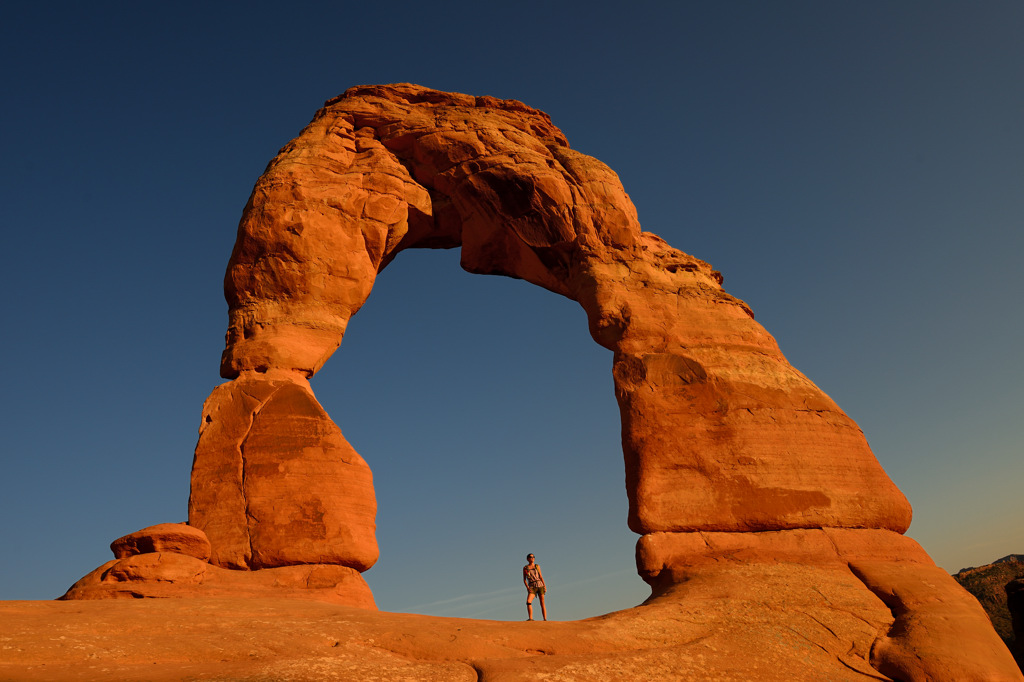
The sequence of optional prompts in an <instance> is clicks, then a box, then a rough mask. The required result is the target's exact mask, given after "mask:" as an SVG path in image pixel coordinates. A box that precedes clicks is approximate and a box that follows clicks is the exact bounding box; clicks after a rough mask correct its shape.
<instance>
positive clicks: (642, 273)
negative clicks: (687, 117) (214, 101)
mask: <svg viewBox="0 0 1024 682" xmlns="http://www.w3.org/2000/svg"><path fill="white" fill-rule="evenodd" d="M424 246H425V247H456V246H461V249H462V266H463V267H464V268H465V269H466V270H468V271H470V272H476V273H484V274H500V275H506V276H510V277H517V278H521V279H524V280H527V281H529V282H533V283H535V284H538V285H540V286H542V287H545V288H546V289H549V290H551V291H554V292H556V293H559V294H562V295H563V296H567V297H569V298H571V299H573V300H575V301H578V302H579V303H580V305H582V306H583V308H584V309H585V310H586V312H587V315H588V318H589V320H590V330H591V333H592V335H593V337H594V339H595V340H596V341H597V342H598V343H600V344H601V345H603V346H605V347H607V348H609V349H611V350H613V351H614V352H615V360H614V376H615V388H616V395H617V398H618V401H619V405H620V409H621V414H622V428H623V449H624V453H625V463H626V479H627V492H628V495H629V502H630V512H629V525H630V527H631V528H632V529H633V530H634V531H636V532H638V533H651V532H665V531H694V530H709V531H754V530H778V529H787V528H816V527H821V526H834V527H850V528H885V529H890V530H894V531H897V532H902V531H904V530H906V528H907V526H908V525H909V523H910V507H909V505H908V504H907V501H906V499H905V498H904V497H903V495H902V494H901V493H900V492H899V491H898V490H897V489H896V487H895V486H894V485H893V484H892V482H891V481H890V480H889V478H888V477H887V476H886V475H885V473H884V472H883V471H882V469H881V467H880V466H879V465H878V462H877V461H876V459H875V458H874V456H873V455H872V453H871V451H870V449H869V448H868V445H867V442H866V440H865V438H864V436H863V434H862V433H861V431H860V429H859V428H858V427H857V425H856V424H855V423H854V422H853V421H852V420H851V419H849V417H847V416H846V415H845V414H844V413H843V412H842V410H840V409H839V407H838V406H836V404H835V403H834V402H833V401H832V400H831V399H829V397H828V396H826V395H825V394H824V393H823V392H822V391H821V390H820V389H818V388H817V387H816V386H815V385H814V384H813V383H812V382H811V381H809V380H808V379H807V378H806V377H804V376H803V375H802V374H800V372H798V371H797V370H796V369H794V368H793V367H792V366H791V365H790V364H789V363H788V362H787V361H786V359H785V358H784V357H783V355H782V353H781V352H780V351H779V348H778V346H777V344H776V343H775V340H774V339H773V338H772V336H771V335H770V334H768V332H766V331H765V330H764V328H763V327H761V326H760V325H759V324H758V323H757V322H756V321H754V319H753V316H752V314H751V312H750V310H749V308H748V307H747V306H746V305H745V304H744V303H743V302H742V301H739V300H737V299H736V298H734V297H732V296H730V295H729V294H728V293H726V292H725V291H724V290H723V289H722V286H721V282H722V278H721V276H720V275H719V274H718V273H716V272H714V271H713V270H712V268H711V266H709V265H708V264H707V263H704V262H703V261H700V260H698V259H697V258H694V257H692V256H689V255H687V254H685V253H683V252H682V251H679V250H677V249H674V248H672V247H671V246H669V245H668V244H666V243H665V242H664V241H663V240H661V239H660V238H659V237H657V236H656V235H654V234H651V233H647V232H643V231H642V230H641V228H640V224H639V222H638V221H637V216H636V210H635V208H634V207H633V204H632V203H631V202H630V200H629V197H628V196H627V195H626V193H625V191H624V190H623V188H622V185H621V184H620V183H619V180H618V178H617V176H616V175H615V173H614V172H612V171H611V169H609V168H608V167H607V166H605V165H604V164H602V163H601V162H600V161H598V160H597V159H594V158H591V157H588V156H586V155H584V154H581V153H579V152H576V151H574V150H572V149H570V148H569V146H568V143H567V142H566V139H565V137H564V135H562V133H561V132H560V131H559V130H558V129H557V128H556V127H554V126H553V125H552V123H551V121H550V119H549V118H548V116H547V115H546V114H544V113H542V112H539V111H537V110H535V109H531V108H530V107H527V106H526V105H524V104H521V103H519V102H516V101H501V100H496V99H493V98H489V97H472V96H469V95H460V94H454V93H442V92H437V91H434V90H428V89H425V88H421V87H417V86H412V85H395V86H371V87H360V88H353V89H351V90H349V91H347V92H346V93H345V94H344V95H342V96H341V97H338V98H336V99H333V100H331V101H329V102H328V103H327V105H326V106H325V107H324V108H323V109H322V110H320V111H319V112H318V113H317V115H316V117H315V118H314V119H313V122H312V123H310V124H309V125H308V126H307V127H306V129H305V130H303V131H302V133H301V134H300V135H299V136H298V137H297V138H296V139H295V140H293V141H292V142H291V143H289V144H288V145H287V146H286V147H285V148H284V149H282V150H281V152H280V153H279V154H278V155H277V157H276V158H275V159H274V160H273V161H272V162H271V163H270V165H269V167H268V168H267V171H266V172H265V173H264V175H263V176H262V177H261V178H260V179H259V181H258V182H257V184H256V187H255V189H254V190H253V194H252V198H251V199H250V202H249V204H248V206H246V209H245V213H244V215H243V217H242V220H241V223H240V225H239V228H238V240H237V242H236V244H235V249H234V253H233V254H232V257H231V262H230V264H229V266H228V272H227V276H226V279H225V291H226V295H227V299H228V304H229V306H230V313H229V316H230V323H229V328H228V334H227V348H226V349H225V351H224V355H223V363H222V373H223V375H224V376H225V377H226V378H235V377H238V376H239V375H240V374H242V373H246V374H247V375H249V376H254V375H259V374H261V373H268V372H269V373H274V372H279V373H282V374H287V373H291V374H293V375H294V376H301V377H310V376H312V375H313V374H314V373H315V372H316V371H317V370H318V369H319V368H320V367H321V366H322V365H323V363H324V361H326V359H327V358H328V357H329V356H330V355H331V353H333V352H334V351H335V350H336V349H337V348H338V346H339V345H340V343H341V341H342V338H343V336H344V332H345V328H346V327H347V325H348V322H349V319H350V318H351V316H352V315H353V314H354V313H355V312H356V311H358V310H359V308H360V306H362V305H363V303H364V302H365V300H366V298H367V296H368V295H369V293H370V290H371V288H372V286H373V282H374V280H375V278H376V277H377V274H378V273H379V272H380V271H381V270H382V269H383V268H384V267H385V266H386V265H387V264H388V263H389V262H390V261H391V260H392V259H393V258H394V256H395V254H397V253H398V252H399V251H400V250H402V249H405V248H413V247H424ZM205 445H206V444H205V442H204V440H203V439H201V441H200V448H201V449H204V448H205ZM199 465H200V461H199V460H198V459H197V467H198V466H199ZM203 482H204V479H203V478H202V477H200V478H199V479H194V481H193V489H195V487H196V486H197V485H202V484H203ZM236 515H237V514H236ZM207 530H208V532H209V530H210V529H207ZM211 538H212V539H213V542H214V544H215V545H216V544H218V542H219V540H218V539H217V536H216V533H214V535H213V536H211ZM233 542H236V543H237V542H238V541H237V540H234V541H233Z"/></svg>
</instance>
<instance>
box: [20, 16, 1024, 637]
mask: <svg viewBox="0 0 1024 682" xmlns="http://www.w3.org/2000/svg"><path fill="white" fill-rule="evenodd" d="M147 5H148V4H147ZM1022 35H1024V4H1021V3H1020V2H1017V1H1014V2H1009V1H998V0H987V1H986V2H983V3H976V2H966V1H965V2H941V1H940V2H931V1H929V2H882V1H866V2H846V3H840V2H771V3H767V2H714V3H713V2H706V3H684V2H660V3H655V2H642V1H638V2H631V3H604V2H587V3H582V2H579V3H573V2H565V3H560V2H544V3H539V2H538V3H532V2H517V3H506V4H503V5H502V6H501V7H495V8H489V7H488V6H487V5H486V4H485V3H477V2H473V3H469V2H447V3H446V2H441V3H402V2H398V3H392V4H386V5H373V4H367V3H346V2H336V3H330V4H327V3H324V4H323V5H317V4H306V3H302V2H289V3H258V2H257V3H244V4H243V3H237V4H229V3H221V4H209V3H174V4H173V5H171V4H167V5H161V6H160V8H157V7H156V6H155V5H152V6H148V7H146V8H143V7H142V5H141V4H140V3H120V4H113V3H109V4H108V3H74V4H73V3H58V5H56V6H54V5H53V4H36V5H33V6H30V5H29V4H28V3H20V6H17V7H15V8H11V7H8V8H6V9H4V10H3V11H2V16H0V54H2V58H3V63H4V65H5V67H4V69H3V72H2V75H0V78H2V85H3V93H4V100H5V106H4V107H3V110H2V114H0V116H2V120H3V125H2V128H0V135H2V144H3V150H4V163H3V164H2V166H0V179H2V182H0V192H2V195H3V197H2V198H3V211H2V214H0V215H2V216H3V218H2V220H3V234H4V245H5V248H4V253H5V259H4V260H5V263H4V267H3V268H2V269H0V283H2V286H3V292H4V293H3V298H2V305H3V309H2V319H3V320H4V330H3V334H2V337H0V338H2V351H3V356H4V358H5V360H6V369H5V371H4V383H3V385H4V389H5V390H4V391H3V394H2V398H0V401H2V403H0V415H2V419H3V423H2V427H3V438H2V441H0V442H2V445H0V448H2V453H3V454H2V457H3V475H2V476H0V515H2V518H3V519H4V523H3V525H2V530H0V547H3V551H2V553H0V598H3V599H49V598H53V597H56V596H58V595H60V594H61V593H62V592H63V591H64V590H65V589H66V588H67V587H68V586H69V585H70V584H71V583H73V582H74V581H75V580H77V579H78V578H79V577H81V576H82V575H84V574H85V573H87V572H88V571H90V570H92V569H93V568H94V567H96V566H98V565H99V564H101V563H102V562H104V561H106V560H107V559H108V558H110V554H109V551H108V549H107V545H108V544H109V542H110V541H111V540H113V539H114V538H116V537H119V536H120V535H123V534H125V533H129V532H132V531H135V530H137V529H139V528H142V527H144V526H148V525H151V524H154V523H160V522H167V521H182V520H185V518H186V504H187V499H188V478H189V468H190V466H191V461H192V451H193V448H194V446H195V440H196V430H197V428H198V425H199V416H200V408H201V405H202V402H203V400H204V399H205V398H206V396H207V395H208V394H209V392H210V391H211V389H212V388H213V387H214V386H215V385H216V384H218V383H219V382H220V381H221V380H220V378H219V376H218V363H219V357H220V352H221V349H222V344H223V334H224V328H225V325H226V305H225V303H224V301H223V297H222V294H221V282H222V277H223V272H224V266H225V264H226V262H227V258H228V256H229V254H230V251H231V245H232V243H233V241H234V234H235V226H236V224H237V221H238V218H239V216H240V214H241V211H242V208H243V206H244V205H245V202H246V199H247V198H248V195H249V192H250V190H251V188H252V185H253V183H254V182H255V181H256V178H257V177H258V176H259V175H260V173H261V172H262V170H263V168H264V167H265V165H266V163H267V162H268V161H269V160H270V159H271V158H272V157H273V155H274V154H275V153H276V151H277V150H278V148H279V147H281V146H282V145H284V144H285V143H286V142H287V141H288V140H289V139H291V138H292V137H293V136H294V135H296V134H297V133H298V131H299V130H300V129H301V128H302V127H303V126H304V125H305V124H306V123H307V122H308V121H309V119H310V118H311V117H312V115H313V113H314V112H315V111H316V109H317V108H318V107H320V106H321V104H322V103H323V101H324V100H326V99H328V98H330V97H332V96H334V95H336V94H338V93H340V92H341V91H343V90H344V89H346V88H347V87H349V86H352V85H357V84H365V83H389V82H401V81H408V82H414V83H420V84H423V85H427V86H430V87H435V88H439V89H444V90H454V91H460V92H467V93H472V94H478V95H482V94H488V95H494V96H497V97H501V98H514V99H519V100H522V101H524V102H526V103H528V104H530V105H532V106H534V107H537V108H540V109H542V110H544V111H546V112H548V113H549V114H550V115H551V116H552V118H553V120H554V122H555V124H556V125H558V126H560V127H561V128H562V130H563V131H564V132H565V133H566V135H567V136H568V138H569V141H570V144H571V145H572V146H573V147H574V148H576V149H578V150H580V151H582V152H584V153H587V154H591V155H593V156H596V157H597V158H599V159H601V160H602V161H604V162H605V163H607V164H608V165H609V166H611V167H612V168H613V169H614V170H615V171H616V172H618V173H619V175H620V177H621V179H622V182H623V184H624V185H625V187H626V190H627V191H628V192H629V194H630V196H631V197H632V199H633V201H634V203H635V204H636V205H637V208H638V210H639V215H640V220H641V223H642V224H643V226H644V228H645V229H647V230H649V231H652V232H655V233H657V234H660V235H661V236H663V237H664V238H665V239H667V240H668V241H669V242H670V243H671V244H673V245H674V246H676V247H678V248H680V249H682V250H684V251H686V252H688V253H692V254H694V255H696V256H698V257H700V258H703V259H705V260H707V261H709V262H711V263H712V264H713V265H714V266H715V267H716V268H717V269H719V270H721V272H722V273H723V274H724V276H725V287H726V289H727V290H728V291H729V292H731V293H732V294H734V295H736V296H739V297H740V298H743V299H745V300H746V301H747V302H748V303H749V304H750V305H751V306H752V307H753V309H754V311H755V313H756V315H757V319H758V320H759V321H760V322H761V323H762V324H764V325H765V326H766V327H767V329H768V330H769V331H770V332H771V333H773V334H774V335H775V337H776V338H777V339H778V341H779V343H780V345H781V347H782V350H783V352H784V353H785V354H786V356H787V357H788V358H789V359H790V361H791V362H792V363H793V364H794V365H796V366H797V367H798V368H799V369H800V370H801V371H803V372H804V373H805V374H807V375H808V376H809V377H810V378H811V379H812V380H814V381H815V382H816V383H818V385H819V386H821V387H822V388H823V389H824V390H825V392H826V393H828V394H829V395H831V396H832V397H833V398H834V399H835V400H836V401H837V402H838V403H839V404H840V406H842V407H843V408H844V409H845V410H846V411H847V412H848V413H849V414H850V415H851V416H852V417H853V418H854V419H855V420H857V422H858V423H859V424H860V426H861V427H862V428H863V429H864V431H865V432H866V434H867V437H868V440H869V441H870V443H871V444H872V447H873V448H874V451H875V453H876V455H877V456H878V458H879V460H880V461H881V463H882V465H883V467H885V469H886V470H887V471H888V472H889V474H890V475H891V476H892V478H893V479H894V480H895V482H896V483H897V485H899V486H900V488H901V489H902V490H903V491H904V492H905V493H906V495H907V496H908V498H909V499H910V501H911V503H912V504H913V505H914V508H915V521H914V524H913V526H912V527H911V529H910V533H909V534H910V535H911V536H913V537H915V538H916V539H918V540H919V541H920V542H921V543H922V544H923V545H924V546H925V548H926V549H927V550H928V551H929V552H930V553H931V554H932V556H933V557H934V558H935V560H936V561H937V562H938V563H939V564H940V565H941V566H943V567H944V568H946V569H948V570H950V571H955V570H957V569H959V568H961V567H964V566H968V565H977V564H983V563H988V562H990V561H992V560H994V559H996V558H999V557H1001V556H1003V555H1006V554H1009V553H1013V552H1022V551H1024V527H1022V518H1024V501H1022V500H1024V496H1022V495H1021V492H1020V491H1021V481H1022V480H1024V463H1022V462H1024V460H1022V457H1021V455H1022V443H1024V425H1022V424H1024V419H1022V414H1024V390H1022V388H1021V387H1022V385H1024V369H1022V368H1024V362H1022V360H1021V349H1022V347H1024V316H1022V311H1021V295H1022V294H1024V275H1022V268H1021V266H1020V260H1021V256H1022V254H1024V237H1022V230H1021V217H1022V216H1024V47H1022V42H1021V36H1022ZM610 370H611V354H610V352H608V351H606V350H605V349H603V348H600V347H599V346H597V345H596V344H594V343H593V341H591V339H590V338H589V336H588V334H587V329H586V322H585V317H584V314H583V312H582V310H581V309H580V308H579V307H578V306H577V305H576V304H574V303H572V302H571V301H568V300H565V299H561V298H559V297H557V296H556V295H554V294H551V293H549V292H547V291H543V290H541V289H539V288H537V287H533V286H530V285H528V284H525V283H523V282H520V281H516V280H511V279H504V278H497V277H481V276H472V275H468V274H466V273H464V272H462V271H461V270H460V269H459V268H458V253H457V252H452V251H414V252H405V253H403V254H401V255H400V256H399V257H398V258H397V260H396V261H395V262H394V263H393V264H392V265H391V266H390V267H389V268H388V269H387V270H386V271H385V272H384V273H383V274H382V276H381V278H380V279H379V280H378V283H377V285H376V287H375V289H374V292H373V294H372V295H371V297H370V299H369V302H368V303H367V305H366V307H365V308H364V309H363V310H362V311H361V312H360V313H359V314H358V315H357V316H356V317H355V318H354V319H353V321H352V323H351V326H350V327H349V333H348V335H347V337H346V339H345V343H344V344H343V345H342V348H341V349H340V351H339V352H338V353H337V354H336V355H335V356H334V358H332V360H331V361H330V362H329V363H328V364H327V366H326V367H325V369H324V370H323V371H322V372H321V373H320V374H319V375H317V377H316V378H315V379H314V380H313V387H314V390H315V391H316V393H317V396H318V397H319V398H320V400H321V402H322V403H323V404H324V406H325V408H326V409H327V410H328V412H329V413H330V414H331V415H332V416H333V417H334V419H335V421H337V422H338V424H339V425H340V426H341V428H342V429H343V431H344V432H345V434H346V436H347V437H348V439H349V440H350V441H351V442H352V443H353V444H354V445H355V446H356V448H357V449H358V450H359V451H360V452H361V453H362V455H363V456H364V457H365V458H366V460H367V461H368V462H369V463H370V465H371V467H372V468H373V470H374V475H375V481H376V490H377V498H378V503H379V513H378V518H377V521H378V539H379V542H380V546H381V559H380V561H379V562H378V564H377V566H375V567H374V568H373V569H371V570H370V571H369V572H368V573H367V574H366V578H367V580H368V582H369V583H370V585H371V587H372V588H373V589H374V593H375V595H376V598H377V601H378V604H379V606H380V607H381V608H383V609H387V610H394V611H415V612H424V613H434V614H438V615H452V616H476V617H482V618H495V619H519V618H522V617H524V614H523V611H524V608H523V601H524V599H523V597H524V594H523V593H524V590H523V588H522V584H521V582H520V574H519V569H520V567H521V566H522V564H523V563H524V557H525V554H526V553H527V552H531V551H532V552H534V553H536V554H537V558H538V561H539V563H540V564H541V565H542V566H543V568H544V571H545V574H546V576H547V577H548V579H549V580H548V581H549V583H550V585H551V595H550V605H551V615H552V617H554V618H558V619H567V618H579V617H584V616H591V615H597V614H600V613H604V612H607V611H610V610H614V609H617V608H622V607H627V606H631V605H634V604H636V603H638V602H639V601H641V600H642V599H643V598H644V597H646V595H647V594H648V592H647V589H646V587H645V586H644V584H643V582H642V581H641V580H640V579H639V578H638V577H637V576H636V574H635V568H634V565H633V546H634V543H635V540H636V536H635V535H633V534H632V533H631V532H629V530H628V529H627V528H626V524H625V516H626V496H625V491H624V486H623V468H622V460H621V450H620V446H619V436H618V432H619V427H618V414H617V408H616V406H615V400H614V397H613V393H612V381H611V372H610Z"/></svg>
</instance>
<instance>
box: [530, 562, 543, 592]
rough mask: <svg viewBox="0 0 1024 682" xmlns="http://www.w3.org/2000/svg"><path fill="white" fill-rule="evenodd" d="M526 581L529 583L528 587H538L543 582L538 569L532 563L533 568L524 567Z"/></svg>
mask: <svg viewBox="0 0 1024 682" xmlns="http://www.w3.org/2000/svg"><path fill="white" fill-rule="evenodd" d="M526 581H527V582H528V583H530V587H539V586H541V585H543V584H544V580H543V579H541V577H540V569H539V567H538V566H536V565H534V567H533V568H528V569H526Z"/></svg>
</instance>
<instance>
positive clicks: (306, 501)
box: [189, 373, 378, 571]
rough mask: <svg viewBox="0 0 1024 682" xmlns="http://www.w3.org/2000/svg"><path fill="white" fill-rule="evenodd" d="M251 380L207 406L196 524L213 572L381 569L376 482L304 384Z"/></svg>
mask: <svg viewBox="0 0 1024 682" xmlns="http://www.w3.org/2000/svg"><path fill="white" fill-rule="evenodd" d="M249 374H250V373H247V375H246V376H244V377H242V378H239V379H236V380H235V381H232V382H230V383H227V384H224V385H222V386H219V387H218V388H217V389H215V390H214V392H213V394H212V395H211V396H210V398H209V399H208V400H207V401H206V404H205V405H204V406H203V425H202V428H201V430H200V437H199V445H198V446H197V447H196V456H195V461H194V463H193V467H192V494H191V497H190V498H189V524H190V525H192V526H195V527H196V528H199V529H201V530H203V531H204V532H205V533H206V534H207V536H209V538H210V542H211V543H212V545H213V550H212V556H211V559H210V561H211V563H213V564H215V565H217V566H223V567H226V568H238V569H249V568H253V569H258V568H271V567H275V566H288V565H293V564H338V565H341V566H348V567H351V568H354V569H356V570H358V571H365V570H366V569H368V568H369V567H370V566H372V565H373V564H374V562H375V561H376V560H377V556H378V550H377V541H376V538H375V537H374V529H375V524H374V516H375V515H376V510H377V504H376V500H375V497H374V493H373V478H372V475H371V473H370V469H369V467H368V466H367V465H366V462H365V461H363V458H362V457H360V456H359V454H358V453H357V452H356V451H355V450H353V449H352V446H351V445H349V444H348V442H347V441H346V440H345V438H344V437H343V436H342V435H341V431H340V430H339V429H338V427H337V426H336V425H335V424H334V422H332V421H331V419H330V417H328V416H327V413H326V412H324V410H323V408H322V407H321V406H320V404H319V403H318V402H317V401H316V398H314V397H313V394H312V392H311V391H310V390H309V387H308V384H306V382H305V381H304V380H303V379H302V378H301V377H291V378H288V377H286V378H282V379H273V380H270V379H267V378H266V377H265V376H263V375H254V376H250V375H249Z"/></svg>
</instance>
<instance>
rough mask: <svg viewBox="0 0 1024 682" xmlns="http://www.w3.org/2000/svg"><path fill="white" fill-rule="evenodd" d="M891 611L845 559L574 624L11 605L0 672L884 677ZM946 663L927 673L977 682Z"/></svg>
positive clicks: (2, 610)
mask: <svg viewBox="0 0 1024 682" xmlns="http://www.w3.org/2000/svg"><path fill="white" fill-rule="evenodd" d="M892 620H893V619H892V615H891V613H890V611H889V609H888V608H887V607H886V606H885V605H884V604H883V603H882V602H881V601H880V600H878V599H877V598H876V597H874V596H873V595H872V594H871V593H870V592H868V591H867V590H865V589H863V585H862V584H861V583H860V581H858V580H857V579H856V578H855V577H854V576H852V575H851V574H850V573H849V572H848V571H846V570H845V569H843V568H842V567H840V566H833V567H823V566H800V565H795V564H776V565H768V564H746V563H742V562H725V563H723V564H722V565H719V566H717V567H716V568H714V569H713V570H706V571H704V572H702V573H701V575H700V576H699V577H695V578H694V579H693V580H691V581H689V582H687V583H685V584H682V585H678V586H676V587H674V588H673V591H672V592H671V593H670V594H666V595H664V596H663V597H661V598H659V599H655V600H653V601H651V602H650V603H649V604H647V605H645V606H640V607H637V608H634V609H630V610H626V611H620V612H617V613H613V614H609V615H607V616H602V617H598V618H592V619H588V620H583V621H578V622H548V623H544V622H498V621H480V620H464V619H455V618H433V617H428V616H418V615H409V614H396V613H380V612H376V611H371V610H364V609H358V608H353V607H349V606H340V605H333V604H326V603H322V602H314V601H306V602H300V601H293V600H272V599H146V600H119V601H71V602H68V601H62V602H4V603H2V604H0V661H2V663H0V679H4V680H181V679H213V680H361V681H363V680H366V681H368V680H438V681H442V680H443V681H445V682H452V681H458V680H466V681H467V682H469V681H472V680H482V681H485V682H494V681H498V682H502V681H506V682H507V681H512V680H537V679H546V680H593V681H600V680H722V681H726V680H730V681H735V682H739V681H747V680H763V681H769V682H770V681H774V680H777V681H779V682H782V681H786V682H793V681H798V680H807V681H808V682H810V681H812V680H813V681H815V682H817V681H820V680H835V681H843V680H850V681H854V680H856V681H863V680H870V679H875V680H885V679H890V678H888V677H885V676H883V675H881V674H879V673H878V672H877V671H876V670H875V669H874V668H873V667H872V666H871V665H870V663H869V658H870V652H871V648H872V646H873V643H874V640H875V638H876V637H877V636H878V634H879V633H880V632H884V631H886V630H887V629H888V628H889V625H890V624H891V622H892ZM962 653H963V650H962V649H961V650H958V651H949V652H945V655H946V656H947V657H948V658H949V659H950V661H953V663H954V665H955V660H956V659H957V658H958V657H959V656H960V655H961V654H962ZM948 662H949V661H947V663H948ZM944 670H945V672H946V673H949V674H952V675H953V676H949V677H945V678H942V677H935V678H931V679H957V680H965V679H981V678H967V677H959V676H955V675H956V671H955V669H950V668H948V667H947V668H945V669H944ZM940 672H941V671H940ZM921 679H923V678H921ZM986 679H993V680H995V679H1006V680H1010V679H1017V678H1014V677H1011V676H1008V675H1004V676H1002V677H999V676H993V677H990V678H986Z"/></svg>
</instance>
